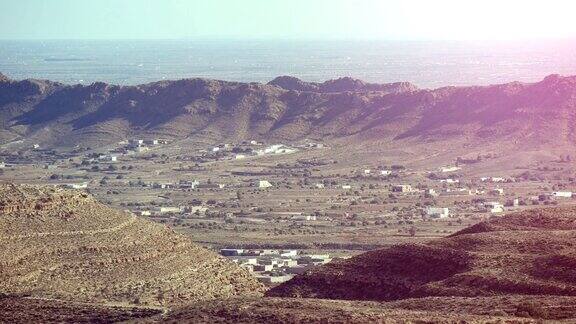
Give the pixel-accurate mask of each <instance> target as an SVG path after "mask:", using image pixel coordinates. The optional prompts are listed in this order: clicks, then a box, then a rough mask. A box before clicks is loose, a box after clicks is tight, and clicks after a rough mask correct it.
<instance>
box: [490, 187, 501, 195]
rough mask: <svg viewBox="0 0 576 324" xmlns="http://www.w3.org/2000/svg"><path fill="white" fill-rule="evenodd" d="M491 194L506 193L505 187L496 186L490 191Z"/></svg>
mask: <svg viewBox="0 0 576 324" xmlns="http://www.w3.org/2000/svg"><path fill="white" fill-rule="evenodd" d="M490 193H491V194H493V195H495V196H502V195H503V194H504V189H502V188H494V189H492V190H491V191H490Z"/></svg>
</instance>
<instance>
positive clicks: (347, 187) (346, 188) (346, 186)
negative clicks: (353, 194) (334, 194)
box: [342, 185, 352, 190]
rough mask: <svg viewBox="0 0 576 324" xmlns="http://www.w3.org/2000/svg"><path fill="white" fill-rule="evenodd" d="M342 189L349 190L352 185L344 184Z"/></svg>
mask: <svg viewBox="0 0 576 324" xmlns="http://www.w3.org/2000/svg"><path fill="white" fill-rule="evenodd" d="M342 189H345V190H348V189H352V186H351V185H342Z"/></svg>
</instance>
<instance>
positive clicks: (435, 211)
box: [426, 207, 450, 218]
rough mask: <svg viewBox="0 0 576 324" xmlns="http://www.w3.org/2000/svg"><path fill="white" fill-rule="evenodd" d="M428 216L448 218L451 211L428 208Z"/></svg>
mask: <svg viewBox="0 0 576 324" xmlns="http://www.w3.org/2000/svg"><path fill="white" fill-rule="evenodd" d="M426 214H427V215H428V216H430V217H434V218H447V217H448V216H450V210H449V209H448V208H440V207H428V208H427V209H426Z"/></svg>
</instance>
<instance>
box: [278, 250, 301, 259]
mask: <svg viewBox="0 0 576 324" xmlns="http://www.w3.org/2000/svg"><path fill="white" fill-rule="evenodd" d="M297 255H298V250H282V251H281V252H280V256H281V257H284V258H288V257H294V256H297Z"/></svg>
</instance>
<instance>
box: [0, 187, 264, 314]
mask: <svg viewBox="0 0 576 324" xmlns="http://www.w3.org/2000/svg"><path fill="white" fill-rule="evenodd" d="M262 289H263V288H262V286H261V285H260V284H259V283H258V282H257V281H256V280H255V279H254V277H253V276H252V275H251V274H249V273H248V272H247V271H245V270H244V269H241V268H240V267H238V266H237V265H236V264H234V263H232V262H230V261H228V260H226V259H224V258H222V257H220V256H218V255H217V254H216V253H213V252H211V251H208V250H206V249H204V248H202V247H200V246H197V245H196V244H194V243H193V242H192V241H191V240H190V239H188V238H186V237H184V236H181V235H178V234H176V233H174V232H173V231H172V230H171V229H169V228H167V227H165V226H163V225H159V224H156V223H152V222H150V221H146V220H143V219H140V218H137V217H135V216H133V215H131V214H128V213H125V212H122V211H117V210H114V209H111V208H108V207H106V206H104V205H102V204H100V203H98V202H97V201H96V200H95V199H94V198H92V197H91V196H88V195H87V194H85V193H82V192H76V191H68V190H62V189H56V188H52V187H32V186H24V185H22V186H16V185H11V184H1V185H0V293H5V294H25V295H29V296H32V297H42V298H58V299H63V300H73V301H81V302H120V303H131V304H145V305H177V304H183V303H191V302H195V301H199V300H209V299H217V298H219V299H221V298H227V297H232V296H253V295H258V294H261V292H262V291H263V290H262Z"/></svg>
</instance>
